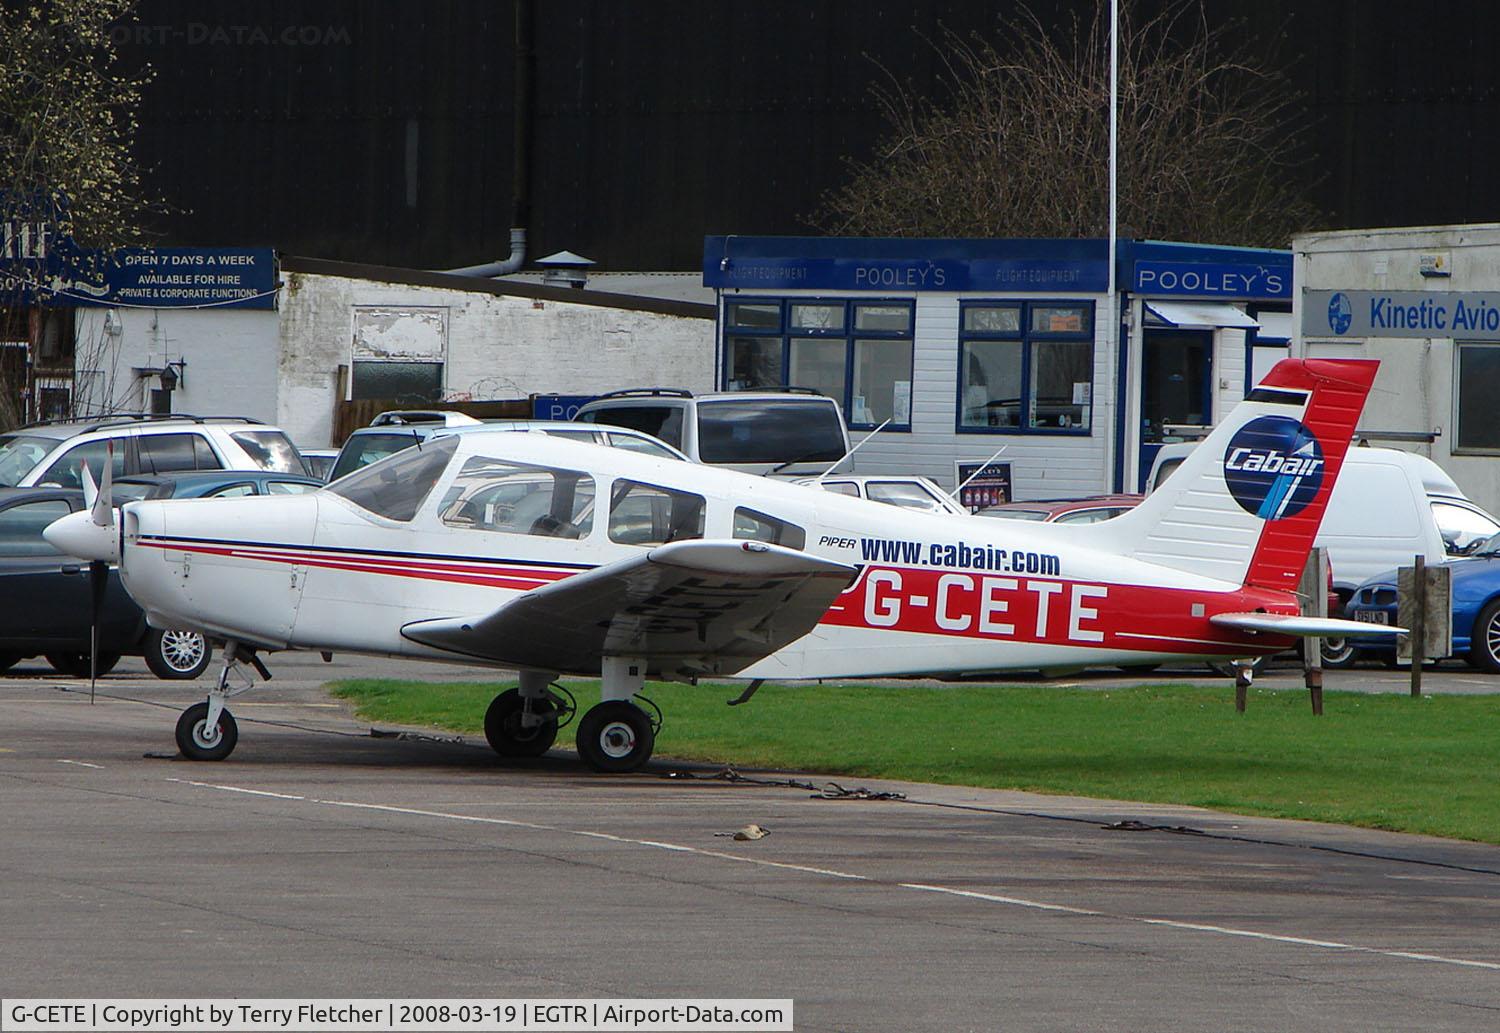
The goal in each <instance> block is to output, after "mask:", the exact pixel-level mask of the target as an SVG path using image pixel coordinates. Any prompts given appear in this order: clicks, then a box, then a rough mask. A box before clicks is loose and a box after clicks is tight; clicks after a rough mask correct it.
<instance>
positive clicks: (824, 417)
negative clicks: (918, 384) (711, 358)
mask: <svg viewBox="0 0 1500 1033" xmlns="http://www.w3.org/2000/svg"><path fill="white" fill-rule="evenodd" d="M574 419H575V420H577V421H578V422H580V423H603V424H609V425H611V426H616V427H629V428H631V429H632V430H639V431H644V432H645V433H647V434H651V435H654V436H655V437H658V438H660V439H661V440H663V441H665V442H666V443H667V444H669V445H671V446H672V447H673V448H677V449H681V450H682V451H683V452H684V453H686V454H687V457H688V458H689V459H691V460H693V461H694V462H698V463H706V464H708V465H710V466H725V467H728V468H730V469H734V470H744V471H746V472H748V473H758V474H769V473H775V474H784V475H786V476H796V475H802V474H818V473H822V472H823V471H824V470H826V469H828V467H829V466H830V465H831V464H840V465H842V461H843V459H844V457H845V456H847V455H848V454H849V429H848V428H847V427H846V426H845V425H844V415H843V413H842V412H840V411H839V407H838V404H837V403H836V402H834V400H833V399H832V398H829V397H828V396H827V395H822V394H819V393H818V392H816V391H813V390H811V389H810V388H805V387H789V388H782V389H781V390H779V391H778V390H770V391H765V390H762V391H718V392H713V393H710V394H702V395H695V394H693V393H692V392H691V391H684V390H679V389H675V388H660V387H657V388H634V389H631V390H628V391H612V392H610V393H609V394H607V395H600V396H599V397H598V398H596V399H594V400H593V401H592V402H589V403H587V404H586V405H583V406H580V407H579V409H578V415H577V416H575V417H574Z"/></svg>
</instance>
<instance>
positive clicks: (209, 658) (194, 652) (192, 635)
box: [143, 628, 214, 680]
mask: <svg viewBox="0 0 1500 1033" xmlns="http://www.w3.org/2000/svg"><path fill="white" fill-rule="evenodd" d="M143 652H144V655H145V659H146V666H147V667H149V668H151V673H152V674H154V675H156V676H157V677H158V678H166V679H168V680H179V679H187V678H196V677H198V676H199V675H201V674H202V673H203V672H204V671H206V670H208V665H209V664H210V663H212V662H213V658H214V656H213V650H212V649H210V648H209V645H208V642H207V640H206V639H204V637H203V636H202V635H200V634H198V632H196V631H179V630H175V629H167V630H162V629H161V628H152V629H151V630H150V631H149V632H147V634H146V642H145V645H144V649H143Z"/></svg>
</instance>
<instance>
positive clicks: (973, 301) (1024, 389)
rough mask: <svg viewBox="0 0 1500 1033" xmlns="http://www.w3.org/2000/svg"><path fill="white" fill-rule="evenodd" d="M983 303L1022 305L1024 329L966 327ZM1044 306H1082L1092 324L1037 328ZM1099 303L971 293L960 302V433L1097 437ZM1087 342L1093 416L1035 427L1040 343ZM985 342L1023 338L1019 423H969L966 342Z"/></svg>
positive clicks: (956, 411)
mask: <svg viewBox="0 0 1500 1033" xmlns="http://www.w3.org/2000/svg"><path fill="white" fill-rule="evenodd" d="M979 308H1018V309H1019V310H1020V327H1019V329H1018V330H1015V331H1009V330H995V331H985V330H966V329H965V328H964V323H965V315H966V314H967V313H968V312H969V311H970V310H971V309H979ZM1040 308H1081V309H1083V310H1084V311H1085V312H1086V313H1087V314H1088V329H1086V330H1057V331H1053V330H1033V329H1032V328H1031V320H1032V313H1033V312H1034V311H1035V310H1036V309H1040ZM1098 318H1099V313H1098V305H1097V304H1096V302H1095V299H1093V298H965V299H962V300H960V301H959V303H958V340H957V342H956V345H955V354H954V364H955V374H956V375H955V376H954V387H953V391H954V405H953V429H954V432H955V433H958V434H1004V435H1018V434H1019V435H1028V436H1030V435H1036V436H1041V437H1071V438H1083V437H1093V434H1094V418H1095V414H1096V413H1097V411H1098V405H1097V403H1096V402H1095V401H1094V400H1092V393H1093V384H1094V380H1095V365H1096V363H1097V361H1098V352H1099V340H1098ZM1056 341H1063V342H1070V341H1071V342H1087V343H1088V346H1089V385H1090V395H1091V401H1090V402H1089V407H1088V408H1089V418H1088V420H1087V421H1086V422H1083V423H1080V425H1079V426H1077V427H1034V426H1031V425H1030V419H1031V410H1032V386H1031V379H1032V367H1033V363H1034V354H1033V352H1034V347H1033V346H1034V345H1036V344H1045V343H1050V342H1056ZM984 342H1011V343H1015V342H1019V344H1020V346H1021V394H1020V399H1019V406H1020V420H1019V421H1018V422H1017V424H1016V426H1014V427H974V426H967V425H965V424H964V422H963V418H964V388H965V386H966V383H965V378H964V371H965V363H964V354H965V347H966V346H967V345H969V344H973V343H984Z"/></svg>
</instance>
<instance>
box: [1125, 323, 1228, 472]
mask: <svg viewBox="0 0 1500 1033" xmlns="http://www.w3.org/2000/svg"><path fill="white" fill-rule="evenodd" d="M1213 353H1214V335H1213V331H1211V330H1150V329H1148V330H1147V331H1146V332H1145V341H1144V347H1143V348H1142V360H1141V470H1140V480H1139V485H1140V487H1138V488H1137V490H1144V486H1145V484H1146V477H1147V476H1148V475H1149V474H1150V473H1151V461H1152V460H1153V459H1155V458H1156V453H1157V451H1158V450H1159V449H1160V448H1161V446H1162V445H1163V444H1165V443H1166V442H1167V441H1169V440H1183V439H1182V438H1180V437H1176V436H1173V435H1169V434H1168V433H1167V431H1166V428H1167V427H1169V426H1170V427H1178V426H1190V427H1191V426H1203V427H1206V426H1207V425H1208V424H1209V422H1210V421H1211V420H1212V419H1213Z"/></svg>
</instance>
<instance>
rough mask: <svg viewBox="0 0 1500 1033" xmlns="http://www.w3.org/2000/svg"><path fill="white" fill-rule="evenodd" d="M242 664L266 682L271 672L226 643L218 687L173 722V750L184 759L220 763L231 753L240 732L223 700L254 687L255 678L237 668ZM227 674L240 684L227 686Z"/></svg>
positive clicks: (233, 644)
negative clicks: (218, 761) (246, 664)
mask: <svg viewBox="0 0 1500 1033" xmlns="http://www.w3.org/2000/svg"><path fill="white" fill-rule="evenodd" d="M242 662H244V663H249V664H250V665H251V666H252V667H254V668H255V671H256V673H258V674H259V675H260V676H261V678H262V679H263V680H265V681H270V679H271V672H270V671H268V670H266V665H265V664H263V663H261V660H260V657H258V656H256V655H255V654H254V653H253V652H251V651H250V650H247V649H243V648H242V647H241V646H240V645H239V643H237V642H226V643H225V644H224V669H223V670H222V671H220V672H219V681H218V684H217V685H215V686H214V688H213V689H211V690H209V693H208V699H207V700H206V701H205V702H203V703H194V704H193V705H192V706H190V707H188V708H187V709H186V710H184V711H183V712H182V716H181V717H179V718H178V719H177V748H178V749H179V750H181V751H182V755H183V756H184V757H186V758H187V759H188V760H223V759H224V758H225V757H227V756H229V755H230V754H231V753H233V752H234V747H235V744H236V743H238V742H239V739H240V730H239V726H238V725H237V724H235V720H234V715H233V714H231V713H230V712H229V711H228V709H227V708H225V706H224V701H225V700H226V699H228V698H229V697H231V696H238V695H239V694H240V693H242V692H249V691H250V690H251V689H252V688H254V687H255V679H254V678H252V677H251V676H250V673H249V672H248V671H246V670H245V669H244V668H243V667H242V666H240V665H241V663H242ZM231 674H233V675H234V676H235V677H236V678H237V679H239V680H240V682H241V684H239V685H235V686H231V685H230V684H229V679H230V675H231Z"/></svg>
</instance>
